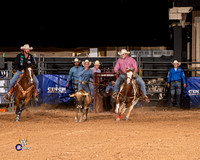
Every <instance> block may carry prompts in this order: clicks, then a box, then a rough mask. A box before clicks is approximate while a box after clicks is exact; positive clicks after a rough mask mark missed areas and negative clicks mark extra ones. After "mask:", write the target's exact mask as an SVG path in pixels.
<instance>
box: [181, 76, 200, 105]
mask: <svg viewBox="0 0 200 160" xmlns="http://www.w3.org/2000/svg"><path fill="white" fill-rule="evenodd" d="M183 97H184V98H183V104H184V106H185V107H187V105H189V107H190V108H200V77H189V78H187V87H186V88H185V89H184V92H183Z"/></svg>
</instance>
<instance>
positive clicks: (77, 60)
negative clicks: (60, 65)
mask: <svg viewBox="0 0 200 160" xmlns="http://www.w3.org/2000/svg"><path fill="white" fill-rule="evenodd" d="M72 62H73V63H75V62H78V63H80V62H81V61H80V60H79V59H78V58H75V59H74V60H73V61H72Z"/></svg>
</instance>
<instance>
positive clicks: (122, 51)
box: [118, 49, 130, 56]
mask: <svg viewBox="0 0 200 160" xmlns="http://www.w3.org/2000/svg"><path fill="white" fill-rule="evenodd" d="M125 53H127V54H130V52H129V51H127V50H126V49H122V50H121V51H119V52H118V54H119V55H120V56H121V55H123V54H125Z"/></svg>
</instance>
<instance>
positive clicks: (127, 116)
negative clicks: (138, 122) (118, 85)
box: [125, 99, 139, 120]
mask: <svg viewBox="0 0 200 160" xmlns="http://www.w3.org/2000/svg"><path fill="white" fill-rule="evenodd" d="M138 100H139V99H137V100H136V101H134V102H132V103H131V105H130V107H129V110H128V114H127V115H126V117H125V119H126V120H129V116H130V113H131V111H132V109H133V107H134V106H135V105H136V103H137V102H138Z"/></svg>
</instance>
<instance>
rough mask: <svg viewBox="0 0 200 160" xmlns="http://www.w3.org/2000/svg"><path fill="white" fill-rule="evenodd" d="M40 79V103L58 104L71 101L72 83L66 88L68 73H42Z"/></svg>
mask: <svg viewBox="0 0 200 160" xmlns="http://www.w3.org/2000/svg"><path fill="white" fill-rule="evenodd" d="M37 78H38V80H39V95H38V96H39V104H43V103H46V104H58V103H64V102H70V101H71V100H72V98H71V97H69V94H71V93H72V90H71V83H70V84H69V88H66V83H67V75H51V74H42V75H39V76H38V77H37Z"/></svg>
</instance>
